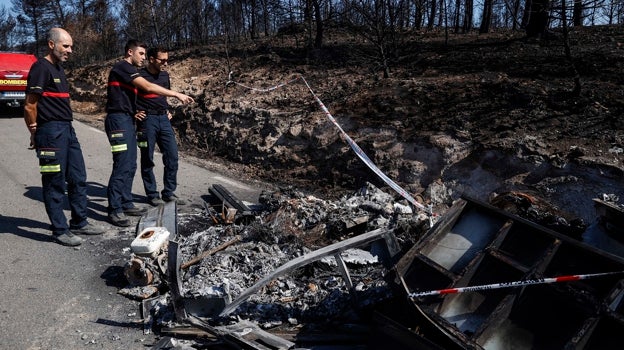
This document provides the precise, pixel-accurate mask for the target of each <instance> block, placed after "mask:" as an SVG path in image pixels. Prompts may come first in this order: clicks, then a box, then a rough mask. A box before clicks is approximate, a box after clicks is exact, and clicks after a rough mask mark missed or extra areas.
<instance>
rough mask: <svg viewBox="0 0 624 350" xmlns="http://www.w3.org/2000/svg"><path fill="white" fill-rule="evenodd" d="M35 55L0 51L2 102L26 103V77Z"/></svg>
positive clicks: (0, 96) (11, 103)
mask: <svg viewBox="0 0 624 350" xmlns="http://www.w3.org/2000/svg"><path fill="white" fill-rule="evenodd" d="M36 60H37V58H36V57H35V56H34V55H31V54H27V53H20V52H0V104H2V105H5V104H6V105H7V106H9V107H19V106H22V105H24V99H25V98H26V78H27V77H28V71H29V70H30V66H31V65H32V64H33V63H34V62H35V61H36Z"/></svg>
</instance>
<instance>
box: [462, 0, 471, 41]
mask: <svg viewBox="0 0 624 350" xmlns="http://www.w3.org/2000/svg"><path fill="white" fill-rule="evenodd" d="M473 7H474V3H473V0H466V8H465V9H464V24H463V25H462V29H463V31H464V33H468V32H470V30H472V21H473V17H474V8H473Z"/></svg>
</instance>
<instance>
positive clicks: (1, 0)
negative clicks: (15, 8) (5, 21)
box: [0, 0, 11, 10]
mask: <svg viewBox="0 0 624 350" xmlns="http://www.w3.org/2000/svg"><path fill="white" fill-rule="evenodd" d="M0 7H4V8H6V9H7V10H8V9H10V8H11V0H0Z"/></svg>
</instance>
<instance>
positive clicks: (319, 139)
mask: <svg viewBox="0 0 624 350" xmlns="http://www.w3.org/2000/svg"><path fill="white" fill-rule="evenodd" d="M301 38H302V35H301V34H297V33H294V34H290V35H284V36H278V37H274V38H270V39H261V40H257V41H254V42H246V43H229V44H228V45H225V44H224V42H223V41H215V42H214V43H212V44H210V45H206V46H202V47H193V48H185V49H178V50H174V51H172V52H171V53H170V58H172V59H171V62H172V64H171V65H170V67H169V72H170V74H171V76H172V87H173V88H174V89H175V90H178V91H181V92H184V93H187V94H190V95H192V96H194V97H195V100H196V103H194V104H192V105H190V106H178V105H176V101H175V100H172V101H171V103H172V105H174V106H175V107H174V109H175V112H174V119H173V120H172V122H173V123H174V127H175V129H176V130H177V132H178V136H179V144H180V147H181V149H182V151H183V152H184V153H186V154H189V155H193V156H195V157H197V158H200V159H206V160H209V161H210V162H211V163H214V166H215V167H220V168H222V169H224V170H225V171H228V172H232V173H234V174H236V176H238V178H241V179H255V180H264V181H269V182H272V183H275V184H279V185H290V186H295V187H297V188H300V189H302V190H304V191H309V192H311V193H315V194H316V195H318V196H320V197H323V198H332V197H333V198H337V197H338V196H340V195H342V194H344V193H346V192H352V191H355V190H357V189H358V188H360V187H362V186H363V185H364V184H365V183H367V182H371V183H373V184H374V185H376V186H378V187H380V188H385V189H386V192H388V193H394V192H393V191H392V190H390V189H388V188H387V187H386V186H385V184H384V183H383V182H381V181H380V180H379V178H378V177H377V175H375V174H374V173H373V172H372V171H371V170H370V169H369V168H367V167H366V165H365V164H364V163H363V162H362V161H361V160H360V159H359V158H358V157H357V156H356V155H355V153H354V152H353V151H352V150H351V149H350V148H349V146H348V145H347V143H346V142H345V141H344V140H343V139H342V138H341V136H340V133H339V130H338V128H337V127H336V126H335V125H334V124H332V123H331V122H330V120H329V119H328V116H327V115H326V114H325V113H324V112H323V110H322V108H321V106H320V103H319V101H320V102H322V103H323V105H324V106H325V107H326V108H327V110H328V111H329V113H330V114H331V115H332V116H333V117H334V118H335V119H336V121H337V122H338V124H339V125H340V126H341V128H342V129H343V130H344V131H345V132H346V133H347V134H348V135H349V136H350V137H351V138H352V139H353V140H354V141H355V142H356V143H357V144H358V145H359V146H360V147H361V148H362V149H363V150H364V152H365V153H366V154H367V155H368V157H369V158H370V159H371V160H372V161H373V162H374V163H375V164H376V165H377V166H378V167H379V168H380V169H381V170H382V171H383V172H384V173H385V174H386V175H387V176H388V177H389V178H390V179H392V180H394V181H395V182H396V183H398V184H399V185H400V186H401V187H402V188H404V189H406V190H407V191H408V192H409V193H411V194H412V195H413V196H414V197H415V198H416V199H417V200H419V201H421V202H422V203H425V204H431V205H433V208H434V211H437V212H442V211H444V209H445V208H447V207H448V206H449V205H450V204H451V203H452V201H453V200H454V199H456V198H458V197H459V196H461V195H462V194H465V195H470V196H472V197H475V198H477V199H482V200H488V199H489V198H492V196H493V195H494V194H497V193H505V192H508V191H525V192H530V193H532V194H533V195H535V196H538V197H541V198H544V199H545V200H547V201H548V202H550V203H552V204H553V205H554V206H556V207H557V208H558V209H561V210H563V211H565V212H567V213H570V214H571V215H572V216H575V217H580V218H582V219H584V220H586V221H591V220H593V218H594V216H595V213H594V208H593V204H592V201H591V199H592V198H594V197H599V196H600V195H602V194H605V193H609V194H614V195H615V196H619V197H624V188H623V186H622V176H623V173H622V171H623V168H624V164H623V163H622V161H623V158H624V156H623V148H624V128H623V126H624V125H623V124H624V122H623V119H622V112H623V107H624V95H623V92H624V88H623V86H622V82H623V81H624V76H623V75H622V66H623V65H624V63H623V62H624V60H622V54H623V52H624V51H623V49H622V43H623V42H624V29H623V28H622V27H616V26H604V27H593V28H578V29H575V30H573V31H572V32H571V33H570V45H571V53H572V59H573V63H574V65H575V67H576V69H577V70H578V72H579V74H580V82H581V84H582V85H581V93H580V96H575V95H574V94H573V93H572V91H573V89H574V70H573V68H572V65H571V64H570V62H569V61H568V60H567V59H566V58H565V54H564V46H563V41H562V36H561V34H560V33H557V32H553V33H551V35H549V38H548V39H547V40H546V39H544V40H527V39H526V38H524V35H523V33H521V32H505V33H494V34H486V35H477V34H463V35H454V34H450V35H449V37H448V41H447V40H446V38H445V35H444V33H443V32H418V33H409V34H405V36H403V37H401V38H400V39H399V40H398V42H397V47H398V48H397V51H396V55H394V56H393V57H391V59H390V67H389V73H390V74H389V77H387V78H386V77H384V76H383V71H382V70H381V69H379V68H380V66H379V64H378V61H376V60H374V57H375V50H374V48H373V46H372V45H370V43H368V42H366V41H365V40H362V39H361V38H359V37H354V36H350V35H348V34H345V33H344V32H342V31H339V30H336V29H328V31H327V33H326V37H325V46H324V47H323V48H322V49H320V50H306V49H305V48H303V47H302V46H301V41H300V39H301ZM296 39H299V41H298V42H299V45H297V40H296ZM113 63H114V61H109V62H105V63H99V64H96V65H91V66H84V67H79V68H75V69H68V76H69V79H70V82H71V84H72V88H73V93H72V98H73V103H74V109H75V111H77V112H81V113H85V114H86V115H88V117H86V118H87V120H86V121H88V122H92V123H94V124H98V125H101V124H102V122H103V119H104V116H105V114H104V112H103V107H104V105H105V98H106V89H105V88H106V78H107V75H108V71H109V69H110V67H111V66H112V64H113ZM282 83H287V84H285V85H283V86H279V87H277V88H275V89H272V88H273V87H276V86H277V85H278V84H282ZM306 83H307V85H306ZM308 87H309V88H308ZM250 88H255V89H256V90H254V89H250ZM260 89H268V91H261V90H260ZM312 92H313V93H314V94H313V93H312ZM315 96H316V97H318V99H319V100H316V99H315ZM102 128H103V127H102Z"/></svg>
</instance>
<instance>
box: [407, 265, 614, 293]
mask: <svg viewBox="0 0 624 350" xmlns="http://www.w3.org/2000/svg"><path fill="white" fill-rule="evenodd" d="M622 273H624V271H617V272H603V273H592V274H586V275H568V276H559V277H549V278H535V279H528V280H522V281H513V282H503V283H493V284H485V285H480V286H470V287H460V288H448V289H438V290H430V291H426V292H416V293H409V294H408V297H409V298H418V297H424V296H428V295H443V294H456V293H465V292H475V291H480V290H488V289H499V288H511V287H520V286H528V285H532V284H546V283H559V282H570V281H578V280H584V279H588V278H594V277H602V276H609V275H617V274H622Z"/></svg>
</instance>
